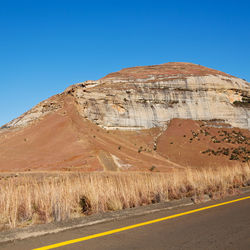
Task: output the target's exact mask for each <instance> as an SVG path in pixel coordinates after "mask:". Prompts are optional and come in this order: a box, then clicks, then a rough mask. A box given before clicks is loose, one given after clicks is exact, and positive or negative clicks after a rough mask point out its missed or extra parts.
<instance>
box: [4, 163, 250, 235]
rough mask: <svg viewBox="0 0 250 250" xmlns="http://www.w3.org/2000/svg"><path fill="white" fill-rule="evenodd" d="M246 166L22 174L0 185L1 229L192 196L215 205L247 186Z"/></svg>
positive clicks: (249, 168) (249, 170)
mask: <svg viewBox="0 0 250 250" xmlns="http://www.w3.org/2000/svg"><path fill="white" fill-rule="evenodd" d="M249 180H250V166H249V165H244V166H241V165H238V166H235V167H230V168H229V167H223V168H209V169H199V170H198V169H191V168H187V169H186V170H174V171H171V172H169V173H153V172H152V173H142V172H131V173H124V172H123V173H121V172H120V173H119V172H116V173H114V172H102V173H101V172H100V173H97V172H95V173H60V172H58V173H56V174H53V175H50V176H49V175H46V174H42V173H40V174H25V175H19V176H16V177H9V178H7V177H1V179H0V229H1V230H5V229H9V228H16V227H24V226H28V225H32V224H37V223H47V222H52V221H61V220H65V219H69V218H75V217H80V216H86V215H89V214H92V213H98V212H104V211H114V210H120V209H124V208H130V207H136V206H142V205H147V204H151V203H157V202H162V201H168V200H173V199H180V198H182V197H191V196H194V197H196V198H197V200H202V199H203V198H202V197H203V196H204V195H209V196H210V197H212V198H214V199H216V198H220V197H223V196H225V195H228V194H234V193H236V192H237V188H239V187H242V186H245V185H247V184H249Z"/></svg>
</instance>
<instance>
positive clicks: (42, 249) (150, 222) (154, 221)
mask: <svg viewBox="0 0 250 250" xmlns="http://www.w3.org/2000/svg"><path fill="white" fill-rule="evenodd" d="M246 199H250V196H247V197H243V198H240V199H236V200H231V201H227V202H222V203H219V204H215V205H211V206H207V207H202V208H198V209H193V210H190V211H187V212H184V213H179V214H174V215H170V216H167V217H163V218H159V219H156V220H150V221H146V222H142V223H139V224H134V225H131V226H127V227H121V228H118V229H113V230H110V231H107V232H103V233H98V234H93V235H89V236H85V237H82V238H78V239H74V240H68V241H64V242H60V243H56V244H53V245H49V246H45V247H40V248H36V249H33V250H47V249H53V248H57V247H62V246H66V245H70V244H73V243H77V242H81V241H86V240H90V239H94V238H98V237H103V236H106V235H110V234H115V233H118V232H122V231H126V230H129V229H132V228H136V227H142V226H145V225H149V224H153V223H156V222H160V221H165V220H169V219H173V218H176V217H180V216H183V215H186V214H192V213H196V212H199V211H203V210H207V209H210V208H214V207H219V206H223V205H227V204H230V203H233V202H237V201H242V200H246Z"/></svg>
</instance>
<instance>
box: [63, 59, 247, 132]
mask: <svg viewBox="0 0 250 250" xmlns="http://www.w3.org/2000/svg"><path fill="white" fill-rule="evenodd" d="M91 85H92V86H93V87H91ZM66 92H67V93H71V94H72V95H73V96H74V97H75V100H76V102H77V104H78V108H79V112H80V113H81V115H82V116H84V117H86V118H88V119H89V120H91V121H93V122H95V123H96V124H98V125H100V126H102V127H104V128H106V129H116V128H118V129H148V128H152V127H158V126H164V124H165V123H166V122H168V121H170V120H171V119H173V118H184V119H192V120H212V119H219V120H223V121H225V122H226V123H229V124H231V125H232V126H234V127H240V128H249V107H248V103H247V102H248V101H249V99H248V98H249V97H248V96H249V83H247V82H246V81H244V80H242V79H239V78H236V77H232V76H229V75H227V74H225V73H222V72H219V71H215V70H210V69H207V68H205V67H202V66H199V65H193V64H183V63H169V64H163V65H158V66H148V67H135V68H131V69H125V70H122V71H120V72H117V73H112V74H110V75H108V76H106V77H104V78H102V79H101V80H99V81H93V82H86V83H82V84H79V85H75V86H72V87H71V88H69V89H67V91H66Z"/></svg>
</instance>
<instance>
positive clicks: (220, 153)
mask: <svg viewBox="0 0 250 250" xmlns="http://www.w3.org/2000/svg"><path fill="white" fill-rule="evenodd" d="M213 126H222V128H215V127H213ZM223 126H225V124H219V123H218V122H216V121H215V122H202V121H192V120H181V119H173V120H172V121H171V122H170V124H169V126H168V129H167V130H166V131H165V133H163V134H162V135H161V136H160V137H159V138H158V143H157V152H158V153H159V154H160V155H162V156H164V157H166V158H167V159H169V160H171V161H174V162H176V163H178V164H180V165H182V166H191V167H214V166H216V167H218V166H219V167H220V166H221V167H222V166H231V165H235V164H248V163H247V162H248V160H249V156H250V152H249V151H250V147H249V145H250V143H249V138H250V131H249V130H244V129H239V128H225V127H223ZM237 158H238V159H237Z"/></svg>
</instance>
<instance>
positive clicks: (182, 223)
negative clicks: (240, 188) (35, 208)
mask: <svg viewBox="0 0 250 250" xmlns="http://www.w3.org/2000/svg"><path fill="white" fill-rule="evenodd" d="M248 195H249V194H248ZM248 195H241V196H237V197H231V198H227V199H224V200H220V201H217V202H207V203H204V204H200V205H191V206H188V207H185V208H178V209H173V210H168V211H166V210H165V211H160V212H156V213H153V214H147V215H142V216H137V217H131V218H128V219H123V220H118V221H114V222H107V223H102V224H98V225H93V226H88V227H83V228H78V229H73V230H68V231H64V232H60V233H57V234H50V235H45V236H41V237H36V238H30V239H26V240H22V241H16V242H12V243H7V244H2V245H0V249H8V250H12V249H18V250H22V249H34V248H38V247H43V246H47V245H51V244H55V243H59V242H62V241H67V240H72V239H76V238H82V237H84V236H88V235H92V234H96V233H101V232H105V231H108V230H112V229H117V228H121V227H124V226H129V225H133V224H136V223H141V222H145V221H149V220H153V219H157V218H161V217H166V216H169V215H173V214H178V213H183V212H186V211H189V210H193V209H197V208H201V207H206V206H209V205H213V204H217V203H221V202H224V201H229V200H233V199H237V198H240V197H244V196H248ZM55 249H62V250H65V249H88V250H89V249H91V250H92V249H102V250H103V249H109V250H112V249H121V250H122V249H126V250H127V249H130V250H132V249H192V250H194V249H202V250H203V249H237V250H238V249H247V250H249V249H250V199H246V200H242V201H238V202H234V203H230V204H226V205H223V206H219V207H214V208H211V209H207V210H203V211H199V212H195V213H192V214H187V215H183V216H181V217H177V218H173V219H170V220H166V221H161V222H157V223H154V224H150V225H145V226H142V227H138V228H133V229H130V230H126V231H123V232H118V233H115V234H111V235H107V236H102V237H98V238H95V239H90V240H87V241H82V242H78V243H74V244H70V245H67V246H63V247H59V248H55Z"/></svg>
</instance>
